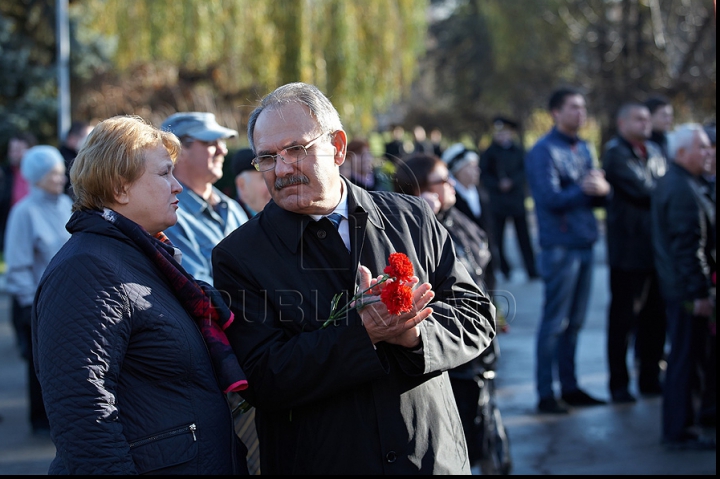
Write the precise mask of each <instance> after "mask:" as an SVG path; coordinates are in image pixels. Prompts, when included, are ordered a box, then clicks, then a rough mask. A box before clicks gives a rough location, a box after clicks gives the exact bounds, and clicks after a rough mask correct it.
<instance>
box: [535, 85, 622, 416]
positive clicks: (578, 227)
mask: <svg viewBox="0 0 720 479" xmlns="http://www.w3.org/2000/svg"><path fill="white" fill-rule="evenodd" d="M548 110H549V111H550V114H551V115H552V117H553V122H554V126H553V128H552V129H551V130H550V131H549V132H548V133H547V134H545V135H544V136H543V137H541V138H540V139H539V140H538V141H537V143H535V146H533V148H532V149H531V150H530V151H529V152H528V154H527V155H526V156H525V167H526V170H525V171H526V174H527V180H528V185H530V189H531V192H532V196H533V200H534V201H535V214H536V216H537V224H538V238H539V242H540V248H541V250H540V268H539V270H540V274H541V275H542V278H543V282H544V286H545V290H544V293H545V298H544V300H543V311H542V315H541V318H540V324H539V325H538V331H537V346H536V357H535V361H536V362H535V372H536V374H535V379H536V390H537V395H538V412H539V413H550V414H567V413H568V412H570V407H573V406H580V407H582V406H595V405H600V404H605V401H603V400H601V399H597V398H594V397H592V396H590V395H589V394H587V392H585V391H584V390H582V389H581V388H580V387H579V384H578V377H577V371H576V368H575V360H576V356H577V354H576V353H577V346H578V337H579V335H580V330H581V329H582V327H583V324H584V323H585V317H586V315H587V309H588V303H589V300H590V292H591V291H592V279H593V268H594V265H595V260H594V257H593V245H594V244H595V242H596V241H597V240H598V239H599V237H600V232H599V229H598V220H597V218H596V217H595V213H594V211H593V210H594V208H596V207H601V206H605V202H606V197H607V195H608V194H609V193H610V185H609V184H608V182H607V181H606V180H605V176H604V173H603V172H602V171H601V170H598V169H597V168H596V165H595V163H596V160H597V159H596V158H595V154H594V150H593V148H592V146H591V144H590V143H589V142H588V141H585V140H583V139H582V138H580V137H579V136H578V133H579V131H580V129H581V128H582V127H583V125H584V124H585V122H586V120H587V106H586V103H585V97H584V95H583V94H582V93H581V92H580V91H579V90H576V89H573V88H560V89H558V90H555V91H554V92H553V93H552V94H551V96H550V101H549V102H548ZM555 378H557V379H559V382H560V396H561V397H560V398H557V397H556V396H555V391H554V382H555Z"/></svg>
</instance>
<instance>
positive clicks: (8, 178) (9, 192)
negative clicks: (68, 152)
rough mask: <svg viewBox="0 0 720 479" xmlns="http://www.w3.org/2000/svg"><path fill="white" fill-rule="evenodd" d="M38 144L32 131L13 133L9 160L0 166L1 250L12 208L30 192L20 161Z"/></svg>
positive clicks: (8, 153) (8, 147)
mask: <svg viewBox="0 0 720 479" xmlns="http://www.w3.org/2000/svg"><path fill="white" fill-rule="evenodd" d="M35 145H37V138H35V135H33V134H32V133H30V132H26V131H22V132H16V133H13V135H12V136H10V138H9V140H8V144H7V161H6V162H4V163H3V164H2V166H1V167H0V250H2V249H4V248H3V242H4V240H5V225H6V224H7V220H8V214H9V213H10V208H12V206H13V205H14V204H15V203H17V202H18V201H20V200H21V199H22V198H23V197H25V195H27V194H28V193H29V192H30V185H28V182H27V180H26V179H25V178H23V176H22V174H21V173H20V162H21V160H22V157H23V155H24V154H25V152H26V151H27V150H29V149H30V148H32V147H33V146H35Z"/></svg>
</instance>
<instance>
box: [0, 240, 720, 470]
mask: <svg viewBox="0 0 720 479" xmlns="http://www.w3.org/2000/svg"><path fill="white" fill-rule="evenodd" d="M506 241H507V243H506V244H507V245H508V246H507V250H508V259H509V261H510V262H511V264H513V265H514V266H515V271H514V272H515V274H514V275H513V277H512V278H511V279H510V280H502V281H500V282H499V283H498V287H497V291H496V292H495V297H496V298H498V302H499V304H500V305H501V308H502V309H503V311H504V312H505V313H506V314H507V320H508V323H509V331H508V332H507V333H501V334H500V336H499V339H498V341H499V345H500V359H499V361H498V370H497V377H496V380H495V381H496V385H497V401H498V404H499V408H500V412H501V415H502V418H503V422H504V424H505V427H506V429H507V432H508V435H509V438H510V451H511V456H512V461H513V469H512V472H511V474H513V475H541V474H542V475H544V474H561V475H565V474H567V475H575V474H579V475H605V474H632V475H639V474H643V475H644V474H653V475H666V474H667V475H675V474H678V475H715V474H716V453H715V451H672V452H670V451H667V450H666V449H665V448H663V447H662V445H661V444H660V428H661V424H660V418H661V405H662V398H659V397H655V398H643V397H640V396H639V394H638V398H639V399H638V401H637V402H636V403H633V404H622V405H615V404H608V405H603V406H594V407H588V408H575V409H574V410H573V411H572V412H571V413H570V414H567V415H561V416H556V415H539V414H537V412H536V410H535V408H536V403H537V398H536V395H535V388H534V379H533V371H534V360H533V356H534V350H535V343H534V340H535V329H536V325H537V322H538V319H539V317H540V310H541V306H542V293H543V285H542V281H537V280H536V281H528V280H527V278H526V277H525V275H524V273H523V272H522V268H521V262H520V259H519V258H520V255H519V251H518V249H517V246H516V243H515V236H514V234H513V232H512V230H511V229H508V232H507V234H506ZM595 253H596V254H595V256H596V269H595V276H594V283H593V294H592V300H591V304H590V308H589V313H588V317H587V321H586V324H585V327H584V329H583V330H582V332H581V333H580V340H579V346H578V354H577V371H578V376H579V382H580V386H581V387H582V388H584V389H585V390H587V391H588V392H589V393H591V394H592V395H594V396H597V397H600V398H604V399H608V391H607V379H608V378H607V366H606V357H605V323H606V311H607V305H608V271H607V267H606V264H605V245H604V242H602V241H600V242H598V244H597V246H596V249H595ZM1 282H2V278H0V288H1V286H2V284H1ZM8 306H9V301H8V298H7V296H6V295H5V294H2V293H0V416H2V420H0V474H2V475H42V474H47V470H48V466H49V464H50V462H51V461H52V459H53V457H54V455H55V447H54V446H53V443H52V441H51V440H50V438H49V437H47V436H34V435H33V434H32V432H31V429H30V425H29V421H28V406H27V392H26V376H25V363H24V362H23V360H22V359H21V358H20V355H19V354H18V352H17V350H16V348H15V345H14V337H13V331H12V327H11V325H10V318H9V310H8ZM633 378H634V375H633ZM635 387H636V383H635V382H633V383H632V385H631V392H633V393H635V394H637V390H636V389H634V388H635ZM705 432H706V433H707V434H711V435H714V434H715V429H710V430H706V431H705Z"/></svg>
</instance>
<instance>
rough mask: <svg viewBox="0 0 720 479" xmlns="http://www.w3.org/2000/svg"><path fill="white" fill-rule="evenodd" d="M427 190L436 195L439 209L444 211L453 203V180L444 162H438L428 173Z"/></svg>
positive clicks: (454, 199)
mask: <svg viewBox="0 0 720 479" xmlns="http://www.w3.org/2000/svg"><path fill="white" fill-rule="evenodd" d="M427 191H428V192H430V193H435V194H436V195H437V198H438V200H439V201H440V211H445V210H447V209H448V208H450V207H451V206H453V205H454V204H455V201H456V198H455V181H454V180H453V179H452V177H451V176H450V173H449V172H448V169H447V167H446V166H445V164H444V163H438V164H437V165H436V166H435V168H434V169H433V170H432V171H431V172H430V174H429V175H428V178H427Z"/></svg>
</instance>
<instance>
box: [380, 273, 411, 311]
mask: <svg viewBox="0 0 720 479" xmlns="http://www.w3.org/2000/svg"><path fill="white" fill-rule="evenodd" d="M380 300H381V301H382V302H383V303H384V304H385V306H387V309H388V312H389V313H390V314H393V315H399V314H402V313H407V312H409V311H411V310H412V305H413V304H412V302H413V295H412V289H410V286H407V285H405V284H401V283H399V282H396V281H392V282H388V283H387V284H386V285H385V287H384V288H383V290H382V292H381V293H380Z"/></svg>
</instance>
